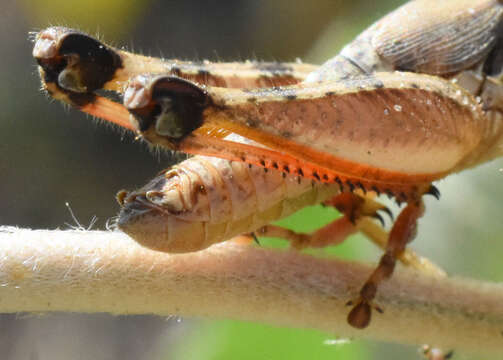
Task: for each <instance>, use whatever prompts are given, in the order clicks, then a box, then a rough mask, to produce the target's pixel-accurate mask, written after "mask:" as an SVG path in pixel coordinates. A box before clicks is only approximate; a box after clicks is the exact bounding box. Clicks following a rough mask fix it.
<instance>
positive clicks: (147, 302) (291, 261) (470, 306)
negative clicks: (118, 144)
mask: <svg viewBox="0 0 503 360" xmlns="http://www.w3.org/2000/svg"><path fill="white" fill-rule="evenodd" d="M370 271H371V268H370V267H368V266H366V265H362V264H358V263H352V262H344V261H340V260H337V259H333V258H331V259H322V258H316V257H313V256H309V255H305V254H301V253H297V252H294V251H277V250H271V249H263V248H258V247H254V246H251V245H242V244H241V245H240V244H237V243H235V242H232V241H228V242H226V243H223V244H219V245H215V246H212V247H211V248H209V249H207V250H204V251H200V252H196V253H189V254H178V255H169V254H166V253H161V252H156V251H152V250H149V249H146V248H143V247H141V246H139V245H138V244H137V243H136V242H134V241H133V240H131V239H130V238H129V237H127V236H126V235H124V234H122V233H119V232H112V231H84V230H68V231H61V230H54V231H47V230H28V229H17V228H12V227H0V312H2V313H17V312H50V311H63V312H84V313H96V312H107V313H112V314H157V315H160V316H167V315H171V314H176V315H181V316H190V317H192V316H195V317H208V318H231V319H239V320H246V321H255V322H264V323H268V324H274V325H281V326H290V327H299V328H313V329H319V330H322V331H326V332H327V333H328V334H332V336H333V335H338V336H341V337H351V338H367V339H374V340H384V341H392V342H399V343H407V344H416V345H418V344H424V343H427V344H430V345H432V346H436V347H440V348H443V349H455V350H457V351H469V352H476V353H481V354H486V353H487V354H491V353H498V352H500V351H501V350H502V349H503V334H502V330H503V286H502V285H499V284H491V283H485V282H480V281H474V280H467V279H455V278H441V277H431V276H427V275H424V274H421V273H419V272H414V271H411V270H408V269H404V268H400V269H399V270H398V271H397V272H396V273H395V275H394V276H393V278H392V279H391V280H389V281H387V282H386V283H385V284H383V286H382V287H380V288H379V291H378V296H377V299H376V303H377V304H378V305H379V306H380V307H382V308H383V309H384V313H383V314H378V313H376V312H374V315H373V319H372V321H371V324H370V326H369V327H368V328H367V329H365V330H356V329H353V328H351V327H350V326H349V325H347V323H346V316H347V313H348V310H349V308H348V307H347V306H345V304H346V302H347V301H348V300H350V299H352V298H355V297H356V295H357V292H358V290H359V287H360V286H361V284H362V283H363V282H364V280H365V278H366V277H367V276H368V274H369V273H370ZM329 336H330V335H329Z"/></svg>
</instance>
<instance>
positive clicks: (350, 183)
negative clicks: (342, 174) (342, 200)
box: [346, 180, 355, 192]
mask: <svg viewBox="0 0 503 360" xmlns="http://www.w3.org/2000/svg"><path fill="white" fill-rule="evenodd" d="M346 184H348V186H349V190H350V191H351V192H353V191H355V185H354V184H353V183H352V182H351V181H349V180H348V181H346Z"/></svg>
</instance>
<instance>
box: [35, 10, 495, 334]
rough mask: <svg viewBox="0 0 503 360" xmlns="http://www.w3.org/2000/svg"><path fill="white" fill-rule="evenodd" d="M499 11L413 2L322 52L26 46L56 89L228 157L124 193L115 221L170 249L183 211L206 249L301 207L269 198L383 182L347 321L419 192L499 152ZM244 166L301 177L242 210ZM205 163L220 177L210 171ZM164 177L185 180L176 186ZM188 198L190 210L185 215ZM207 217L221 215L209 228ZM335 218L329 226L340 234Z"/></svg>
mask: <svg viewBox="0 0 503 360" xmlns="http://www.w3.org/2000/svg"><path fill="white" fill-rule="evenodd" d="M502 16H503V5H502V4H501V2H499V1H495V0H478V1H473V0H472V1H466V0H463V1H456V2H454V1H444V2H438V1H432V0H416V1H411V2H409V3H407V4H406V5H404V6H402V7H401V8H399V9H397V10H396V11H394V12H392V13H390V14H389V15H387V16H385V17H384V18H382V19H381V20H379V21H378V22H376V23H375V24H374V25H372V26H371V27H369V28H368V29H367V30H366V31H364V32H363V33H362V34H361V35H360V36H358V37H357V38H356V39H355V40H354V41H353V42H351V43H350V44H349V45H347V46H346V47H345V48H343V50H342V51H341V52H340V53H339V54H338V55H337V56H335V57H334V58H333V59H330V60H328V61H327V62H326V63H325V64H323V65H321V66H320V67H314V66H310V65H303V64H277V63H270V64H261V63H253V62H252V63H242V64H237V63H230V64H213V63H205V62H202V63H183V62H178V61H175V60H173V61H163V60H159V59H154V58H148V57H142V56H139V55H134V54H130V53H125V52H122V51H118V50H115V49H113V48H111V47H109V46H106V45H104V44H102V43H100V42H98V41H97V40H95V39H92V38H90V37H89V36H87V35H85V34H82V33H79V32H76V31H74V30H70V29H66V28H49V29H47V30H44V31H42V32H40V33H39V34H38V35H37V37H36V44H35V48H34V56H35V58H36V59H37V61H38V63H39V66H40V73H41V78H42V82H43V85H44V88H45V89H46V90H47V91H48V92H49V93H50V94H51V95H52V96H53V97H54V98H56V99H59V100H62V101H64V102H66V103H69V104H71V105H73V106H75V107H77V108H79V109H80V110H82V111H84V112H87V113H90V114H93V115H95V116H98V117H102V118H104V119H106V120H109V121H112V122H115V123H117V124H119V125H121V126H123V127H125V128H129V129H132V130H134V131H135V132H136V133H137V134H138V136H140V137H141V138H143V139H145V140H146V141H148V142H150V143H152V144H155V145H158V146H161V147H164V148H168V149H172V150H177V151H183V152H187V153H191V154H196V155H205V156H210V157H218V158H222V159H225V160H226V161H227V162H219V161H220V160H216V159H215V160H211V161H214V162H215V163H218V164H220V165H217V166H216V165H212V164H209V165H208V166H206V167H205V166H203V167H201V166H199V165H200V164H201V163H202V162H203V161H208V160H196V161H193V162H192V163H190V165H186V164H185V165H181V166H180V167H179V168H178V170H176V169H175V170H174V172H173V171H168V172H166V173H165V174H164V175H163V176H161V177H157V178H156V180H154V181H153V182H151V183H150V184H149V185H147V186H146V188H144V189H143V190H141V191H139V192H133V193H131V194H129V195H128V194H126V193H121V195H120V196H119V200H120V202H121V204H122V205H123V207H124V208H123V212H122V216H121V218H120V219H119V227H120V228H122V229H123V230H124V231H126V232H127V233H129V234H130V235H131V236H133V237H135V238H136V239H137V240H138V241H139V242H141V243H147V244H148V245H149V246H151V247H154V248H158V249H163V250H169V246H170V245H166V244H168V243H170V241H172V239H171V240H170V239H169V236H168V235H166V234H168V233H169V231H168V230H167V228H166V226H168V225H167V224H169V222H167V223H165V225H162V222H161V221H160V219H161V218H163V217H166V216H168V217H169V218H170V219H172V218H176V217H178V218H177V219H178V220H182V221H186V222H187V223H188V226H189V227H190V226H195V224H198V225H197V226H202V225H201V224H204V226H206V228H204V229H202V230H197V231H198V232H194V239H197V241H195V242H194V244H196V245H194V248H202V247H205V246H208V245H210V244H211V243H213V242H215V241H220V240H223V239H225V238H226V236H231V235H233V233H232V231H229V228H230V229H234V230H235V232H248V231H256V230H258V229H260V228H261V227H262V226H263V225H266V224H267V223H269V222H271V221H273V220H276V219H279V218H281V217H282V216H285V215H287V214H289V213H291V212H292V211H295V210H296V208H295V207H293V206H292V207H291V211H290V212H289V211H283V210H282V209H278V208H277V207H278V206H279V207H283V206H284V204H285V201H286V200H287V199H289V197H290V196H291V195H292V194H294V195H293V198H295V199H301V198H302V196H306V197H308V199H303V198H302V199H303V200H302V201H304V202H302V201H301V202H299V203H298V204H297V207H302V206H305V205H307V204H311V203H315V202H321V201H326V202H327V203H331V202H332V200H331V199H332V198H333V199H337V197H338V199H339V200H333V203H334V205H335V206H338V207H342V208H343V210H345V212H346V213H347V214H349V216H350V215H351V214H352V213H355V212H356V213H358V212H360V213H359V216H365V215H369V216H375V214H376V211H377V210H379V209H383V207H380V206H378V205H372V206H370V208H371V210H370V211H367V210H364V211H362V209H366V207H365V204H369V203H370V204H372V200H370V199H365V198H362V197H360V196H350V198H349V199H346V198H341V197H339V196H341V195H340V193H342V194H343V195H344V194H347V193H350V194H351V193H357V194H359V195H365V194H366V193H376V194H380V193H385V194H388V195H389V196H392V197H394V198H395V199H396V200H397V201H398V202H403V203H406V206H405V207H404V209H403V210H402V211H401V213H400V214H399V216H398V217H397V219H396V221H395V223H394V225H393V228H392V229H391V231H390V234H389V238H388V241H387V245H386V248H385V253H384V255H383V256H382V258H381V260H380V262H379V265H378V266H377V268H376V270H375V271H374V272H373V273H372V274H371V275H370V277H369V279H368V280H367V282H366V283H365V284H364V285H363V287H362V289H361V291H360V295H359V297H358V298H357V299H354V300H352V301H350V303H351V304H353V309H352V310H351V312H350V313H349V316H348V321H349V323H350V324H351V325H352V326H354V327H357V328H364V327H366V326H367V325H368V324H369V322H370V318H371V310H372V308H375V309H377V310H380V309H379V307H378V306H377V305H374V304H373V299H374V298H375V295H376V292H377V289H378V285H379V284H380V283H381V282H382V281H384V280H385V279H387V278H389V277H390V276H391V274H392V273H393V271H394V268H395V264H396V260H397V258H398V257H399V256H401V255H403V254H404V252H405V248H406V245H407V243H408V242H410V241H411V240H412V239H413V238H414V236H415V232H416V227H417V219H418V218H420V217H421V216H422V214H423V212H424V204H423V201H422V197H423V195H425V194H432V195H434V196H436V197H438V191H437V190H436V188H435V187H434V186H432V182H434V181H436V180H439V179H441V178H444V177H446V176H447V175H450V174H453V173H457V172H459V171H462V170H464V169H468V168H472V167H474V166H477V165H479V164H481V163H484V162H487V161H490V160H492V159H494V158H497V157H499V156H501V154H502V152H503V139H502V133H503V126H502V116H501V109H502V104H501V98H502V96H501V95H502V93H501V89H502V87H501V67H502V54H503V47H502V44H503V43H502V36H503V32H502V24H503V22H502ZM126 80H127V85H125V86H124V87H123V84H124V82H125V81H126ZM98 89H108V90H115V91H118V92H120V93H123V94H124V105H120V104H117V103H114V102H112V101H110V100H108V99H106V98H104V97H101V96H99V95H97V94H96V93H95V91H96V90H98ZM236 136H240V137H236ZM243 138H244V139H245V140H242V139H243ZM187 161H190V160H187ZM198 161H199V165H198ZM222 161H223V160H222ZM228 161H232V162H236V163H242V164H241V165H236V164H235V163H230V162H228ZM247 165H251V166H253V167H260V168H263V169H265V170H267V171H268V173H269V175H264V176H263V177H264V179H265V178H267V179H265V180H264V179H261V178H260V176H259V175H257V174H253V175H251V177H253V178H254V179H255V180H253V181H249V182H248V185H247V186H248V187H250V188H252V187H253V186H255V185H254V184H255V181H262V183H263V184H268V185H269V184H274V182H273V180H271V179H269V178H268V177H272V176H277V175H278V174H277V173H278V172H282V173H283V174H285V176H287V177H288V179H289V180H288V181H293V182H295V181H297V182H298V183H297V185H295V186H296V187H295V191H297V190H299V191H300V192H299V193H298V194H297V193H295V191H294V189H293V188H290V189H288V190H284V191H282V192H280V193H278V194H279V195H278V198H276V199H275V200H274V201H272V202H269V201H266V202H260V201H258V200H257V201H256V203H255V206H254V207H253V206H250V205H249V203H247V202H245V201H243V202H242V203H241V204H240V205H242V206H243V209H245V208H246V207H247V206H248V209H247V210H243V211H242V212H241V214H246V216H244V215H243V216H242V217H240V216H237V217H235V214H238V213H239V212H236V210H235V209H230V208H229V204H235V203H236V202H239V201H236V200H237V199H241V198H242V197H243V196H244V195H243V194H241V195H239V193H238V192H234V193H233V191H234V190H233V189H237V187H239V184H244V183H245V181H247V180H245V179H246V176H248V177H250V176H249V175H246V174H245V173H243V172H242V170H239V171H241V173H240V174H241V175H242V177H239V176H234V175H233V173H232V172H233V171H234V169H232V167H233V166H238V167H243V168H244V167H246V166H247ZM187 166H189V167H190V170H188V169H189V168H188V167H187ZM198 166H199V169H198ZM215 166H216V168H217V170H215V171H216V172H217V173H218V176H214V175H215V174H214V173H213V175H207V174H211V171H212V170H211V169H212V168H213V169H215ZM226 167H228V168H229V169H231V170H228V171H227V173H226V172H225V168H226ZM182 173H183V174H184V175H182ZM220 174H227V175H225V176H223V177H222V176H220ZM229 174H230V175H229ZM250 174H251V173H250ZM274 174H275V175H274ZM231 175H232V176H231ZM212 176H213V177H212ZM235 178H239V180H238V181H237V183H234V184H233V183H232V181H233V179H235ZM173 179H174V180H173ZM218 179H220V180H218ZM170 180H171V181H170ZM216 180H218V181H219V182H218V181H216ZM307 180H309V181H307ZM286 181H287V180H284V182H283V183H281V184H282V185H281V186H283V189H286V187H287V185H285V182H286ZM310 181H313V182H314V186H313V187H312V188H311V190H309V188H310V185H309V182H310ZM173 183H174V184H175V185H173ZM306 183H307V185H305V184H306ZM166 184H170V187H169V189H174V188H177V189H184V186H185V185H187V184H188V186H189V187H188V188H191V189H192V190H181V191H178V190H177V191H178V193H177V192H170V191H168V190H169V189H168V188H166V187H165V185H166ZM209 184H211V185H209ZM322 184H327V185H322ZM236 185H238V186H237V187H236ZM173 186H174V187H173ZM185 189H187V187H185ZM194 189H198V190H197V191H196V190H194ZM265 189H266V188H264V190H262V189H260V188H255V194H265V195H266V196H267V194H269V191H270V189H268V190H265ZM313 189H315V190H313ZM320 189H323V190H320ZM262 191H264V192H263V193H262ZM305 194H308V195H305ZM320 194H321V195H320ZM223 196H229V197H230V198H232V199H233V200H232V201H230V202H228V201H226V199H223V198H222V197H223ZM240 196H241V198H240ZM334 196H336V197H334ZM177 197H178V198H177ZM191 197H192V198H191ZM219 197H220V199H219ZM194 199H197V200H198V201H194ZM340 199H344V201H342V200H340ZM362 199H363V200H362ZM188 200H192V203H191V204H192V206H193V207H192V208H190V210H191V211H192V210H193V209H196V210H198V211H199V213H197V212H194V213H193V212H190V214H189V212H188V211H187V209H189V207H187V204H189V202H188ZM227 200H228V199H227ZM264 204H266V205H264ZM278 204H281V205H278ZM341 204H342V205H341ZM250 209H251V210H252V211H250ZM271 209H273V210H274V211H273V210H271ZM348 209H351V210H350V211H348ZM355 209H356V210H355ZM367 209H368V207H367ZM240 211H241V210H240ZM268 211H269V212H268ZM196 215H197V216H199V217H197V216H196ZM255 215H256V216H255ZM183 216H186V217H187V218H186V219H185V220H184V219H183ZM191 216H195V217H191ZM254 216H255V217H254ZM260 217H261V220H260V221H258V220H257V219H258V218H260ZM210 218H211V219H212V220H213V221H214V220H217V222H214V223H213V224H217V225H211V226H213V228H212V230H211V231H209V230H208V224H209V223H210V222H209V219H210ZM196 219H197V221H196ZM218 219H220V220H221V221H220V222H218ZM245 219H246V220H245ZM178 220H177V221H178ZM353 220H354V219H353ZM179 223H182V222H179ZM346 228H347V229H349V228H350V226H347V227H346ZM191 229H192V230H194V229H196V228H195V227H193V228H191ZM275 230H278V231H281V230H279V229H275ZM330 230H331V232H330V236H334V234H341V233H344V232H343V231H342V232H341V231H340V229H336V228H332V229H330ZM265 231H267V227H266V228H265ZM338 231H339V232H338ZM208 234H209V235H208ZM222 234H223V235H222ZM323 234H324V235H326V233H323ZM282 235H284V237H287V238H288V237H290V238H291V239H293V240H294V241H295V239H296V237H295V236H294V235H292V236H290V235H289V234H286V233H283V234H282ZM315 238H317V235H315ZM167 240H170V241H167ZM175 240H176V239H175ZM178 240H180V239H178ZM163 241H167V242H166V244H163ZM174 243H177V242H176V241H175V242H174ZM174 243H171V244H174ZM189 248H190V250H194V248H191V247H189Z"/></svg>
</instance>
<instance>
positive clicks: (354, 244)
mask: <svg viewBox="0 0 503 360" xmlns="http://www.w3.org/2000/svg"><path fill="white" fill-rule="evenodd" d="M403 2H404V1H399V0H387V1H379V2H377V1H371V0H353V1H350V2H349V1H344V0H319V1H312V2H307V1H287V0H274V1H273V0H270V1H265V0H263V1H252V0H234V1H219V2H216V1H215V2H206V1H162V0H144V1H130V2H124V1H118V0H106V1H105V0H93V1H89V0H88V1H81V2H71V1H63V0H61V1H56V0H44V1H39V0H37V1H30V0H23V1H18V2H14V1H9V0H7V1H2V2H1V3H0V14H2V17H1V20H0V44H2V51H1V54H2V56H0V65H1V69H2V70H1V71H0V99H1V100H0V101H1V104H2V108H3V111H2V112H1V115H0V149H1V156H0V174H1V181H0V198H1V203H0V224H5V225H17V226H22V227H32V228H56V227H60V228H65V227H67V225H65V223H70V224H73V222H72V219H71V216H70V214H69V212H68V210H67V209H66V207H65V202H69V203H70V205H71V207H72V209H73V211H74V212H75V214H76V216H77V218H78V219H79V221H80V222H81V223H83V224H84V225H87V224H88V223H89V222H90V219H91V218H92V217H93V216H96V217H98V219H99V220H98V222H97V225H96V226H97V227H98V228H104V225H105V222H106V220H107V219H108V218H110V217H112V216H114V215H115V214H116V213H117V211H118V206H117V204H116V203H115V199H114V194H115V193H116V191H117V190H119V189H122V188H126V189H133V188H136V187H138V186H140V185H143V184H144V183H145V182H146V181H147V180H148V179H149V178H150V177H152V176H153V175H154V174H155V173H156V171H158V170H160V169H162V168H165V167H166V166H167V165H168V164H169V161H170V159H169V157H168V156H164V155H153V154H151V153H150V152H149V150H148V149H147V147H146V146H145V145H142V144H138V143H136V142H134V140H133V139H132V137H131V136H128V135H126V136H120V135H119V132H117V131H116V130H113V129H111V128H110V127H107V126H100V125H98V123H97V122H96V121H94V120H90V119H89V118H88V117H86V116H85V115H83V114H80V113H77V112H76V111H74V110H66V109H65V108H64V107H63V106H61V104H59V103H55V102H52V101H49V100H48V98H47V97H46V96H45V95H44V94H43V93H42V92H41V91H40V90H39V89H40V84H39V80H38V76H37V70H36V66H35V62H34V61H33V59H32V57H31V48H32V43H31V42H29V41H28V32H30V31H37V30H40V29H43V28H45V27H47V26H49V25H66V26H69V27H74V28H79V29H81V30H84V31H87V32H89V33H90V34H99V36H100V37H101V38H102V39H104V40H105V41H106V42H108V43H111V44H113V45H116V46H125V47H126V48H128V49H131V50H134V51H139V52H143V53H145V54H149V55H154V56H159V55H161V54H162V55H163V56H164V57H178V58H182V59H192V60H195V59H196V60H197V59H210V60H245V59H250V58H251V59H261V60H278V61H292V60H294V59H296V58H301V59H302V60H304V61H305V62H313V63H321V62H323V61H324V60H326V59H328V58H329V57H331V56H333V55H334V54H335V53H336V52H337V50H338V49H339V48H340V47H341V46H342V45H343V44H344V43H346V42H348V41H349V40H350V39H352V38H353V37H354V36H355V35H356V34H358V33H359V32H360V31H361V30H362V29H364V28H365V27H366V26H368V25H370V24H371V23H372V22H373V21H374V20H376V19H378V18H379V17H381V16H382V15H384V14H386V13H387V12H388V11H389V10H391V9H393V8H395V7H396V6H398V5H399V4H400V3H403ZM501 167H503V162H502V161H499V162H494V163H492V164H489V165H486V166H483V167H481V168H478V169H476V170H474V171H470V172H467V173H466V174H463V175H462V176H453V177H450V178H449V179H447V180H445V181H442V182H441V183H440V184H439V188H440V190H441V192H442V195H443V197H442V200H441V201H440V202H437V201H435V200H431V199H428V200H427V207H428V211H427V215H426V216H425V217H424V218H423V219H422V220H421V222H420V228H419V236H418V238H417V239H416V241H414V243H413V244H412V247H413V248H415V249H417V250H418V251H419V252H420V253H421V254H424V255H425V256H427V257H429V258H431V259H432V260H434V261H435V262H437V263H438V264H441V265H442V266H443V267H444V268H446V269H447V270H448V272H449V273H451V274H455V275H462V276H470V277H475V278H481V279H487V280H492V281H501V280H502V278H503V266H502V262H501V255H502V254H503V245H502V242H501V241H500V239H501V236H500V234H501V233H502V230H503V225H502V223H501V209H502V206H501V204H500V203H501V200H502V199H503V198H502V196H501V194H502V191H501V183H502V176H503V174H502V173H501V172H500V171H498V169H499V168H501ZM334 216H335V212H333V211H330V210H327V209H321V208H312V209H306V210H304V211H302V212H301V213H300V214H296V215H295V216H294V218H292V219H287V220H285V223H286V224H289V225H290V226H292V227H293V228H296V229H298V230H300V229H303V230H309V229H313V228H315V227H316V226H319V225H321V224H324V223H326V222H328V221H330V219H332V218H333V217H334ZM264 243H266V242H264ZM330 251H331V252H334V253H336V254H337V255H338V256H345V257H351V258H358V259H362V260H366V261H375V260H376V259H377V256H378V252H377V251H376V250H375V249H374V248H373V246H371V245H370V244H368V243H367V242H366V241H364V240H363V239H361V238H358V237H355V238H354V239H351V240H350V241H348V242H346V243H345V244H343V245H342V246H340V247H338V248H337V249H333V250H332V249H331V250H330ZM266 306H267V304H264V307H266ZM0 326H1V329H2V331H0V353H1V354H2V355H1V358H2V359H9V360H10V359H16V360H17V359H51V360H54V359H126V360H128V359H140V360H143V359H145V360H150V359H194V360H196V359H205V360H206V359H208V360H213V359H237V358H239V359H280V358H288V359H307V358H310V359H416V358H418V355H417V352H416V349H415V348H414V347H407V346H399V345H390V344H385V345H383V344H375V343H369V342H361V341H354V342H350V343H349V344H339V345H336V344H333V343H332V342H331V341H330V340H331V339H333V338H334V335H332V334H323V333H319V332H315V331H309V330H294V329H279V328H273V327H269V326H265V325H257V324H249V323H242V322H234V321H227V320H225V321H210V320H204V321H203V320H197V319H180V318H177V317H173V318H170V319H160V318H156V317H148V316H134V317H112V316H108V315H93V316H88V315H70V314H63V315H47V316H42V317H40V318H35V317H33V316H29V317H18V316H14V315H4V316H1V317H0ZM411 326H414V325H413V324H411ZM465 358H466V359H468V357H465V356H463V355H462V354H458V357H457V359H465Z"/></svg>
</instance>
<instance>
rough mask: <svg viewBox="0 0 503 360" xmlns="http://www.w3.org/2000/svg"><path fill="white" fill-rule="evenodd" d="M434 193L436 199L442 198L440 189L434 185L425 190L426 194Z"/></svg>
mask: <svg viewBox="0 0 503 360" xmlns="http://www.w3.org/2000/svg"><path fill="white" fill-rule="evenodd" d="M426 194H427V195H432V196H434V197H435V199H437V200H439V199H440V191H439V190H438V189H437V188H436V187H435V186H434V185H431V186H430V188H429V189H428V191H426V192H425V195H426Z"/></svg>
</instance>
